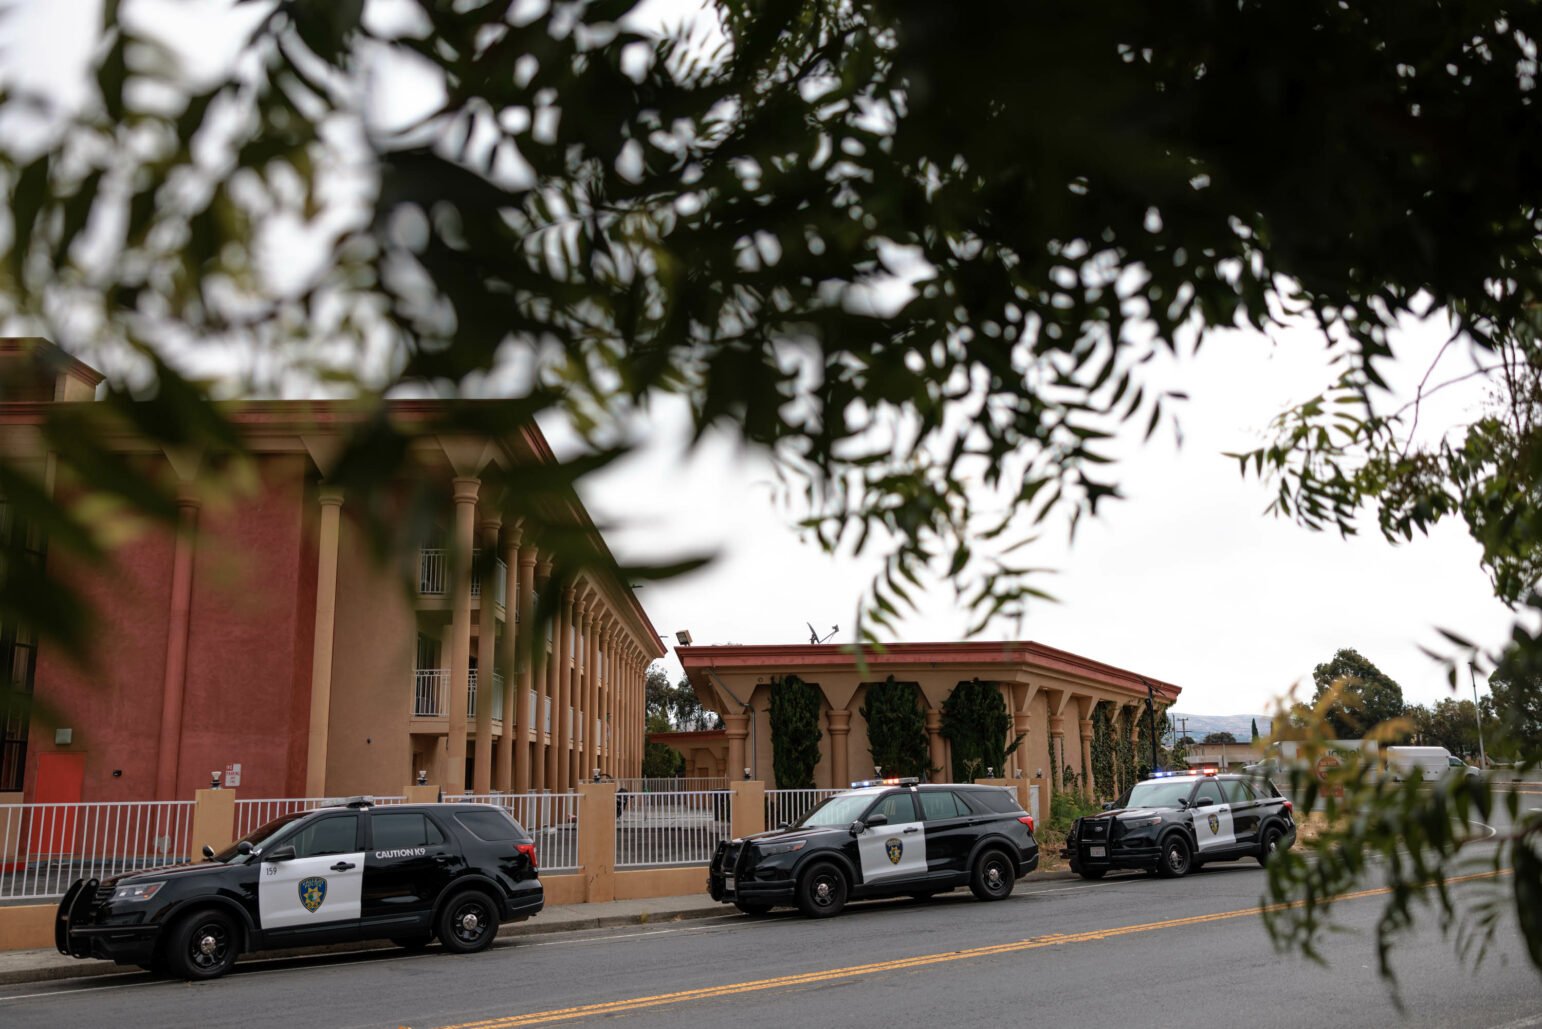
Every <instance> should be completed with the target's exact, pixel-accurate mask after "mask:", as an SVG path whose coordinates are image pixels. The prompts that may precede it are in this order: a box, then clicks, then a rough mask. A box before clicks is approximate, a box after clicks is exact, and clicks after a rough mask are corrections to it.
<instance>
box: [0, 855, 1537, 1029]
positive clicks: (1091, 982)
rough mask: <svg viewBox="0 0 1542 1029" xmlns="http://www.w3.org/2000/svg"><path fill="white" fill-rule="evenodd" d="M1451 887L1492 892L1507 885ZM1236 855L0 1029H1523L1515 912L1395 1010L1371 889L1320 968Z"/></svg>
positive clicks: (1446, 947) (1, 1006)
mask: <svg viewBox="0 0 1542 1029" xmlns="http://www.w3.org/2000/svg"><path fill="white" fill-rule="evenodd" d="M1462 888H1463V889H1465V890H1468V891H1477V890H1487V889H1497V890H1500V891H1504V892H1506V893H1508V889H1509V881H1508V878H1500V879H1496V880H1479V881H1476V882H1473V883H1470V884H1467V885H1465V886H1464V887H1462ZM1262 889H1263V872H1262V870H1261V869H1259V868H1258V866H1257V865H1256V864H1255V863H1254V862H1252V861H1245V862H1237V863H1234V864H1228V865H1220V866H1215V867H1211V868H1206V869H1204V870H1202V871H1201V872H1199V873H1197V874H1195V875H1192V876H1190V877H1189V878H1187V879H1183V880H1177V881H1167V880H1158V879H1153V878H1148V877H1146V876H1144V875H1121V876H1111V877H1109V878H1108V879H1106V880H1104V881H1102V882H1099V883H1084V882H1080V881H1077V880H1069V881H1049V882H1036V883H1032V884H1020V885H1019V886H1018V890H1017V892H1016V893H1015V894H1014V895H1013V896H1012V897H1011V898H1010V899H1009V900H1007V901H1005V902H1002V903H997V904H982V903H979V902H976V901H974V900H973V899H972V898H971V897H969V895H968V894H967V893H958V894H952V895H948V896H944V897H939V898H936V899H934V900H932V901H929V902H925V903H919V902H914V901H889V902H877V903H866V904H855V905H852V906H851V907H850V908H849V909H848V910H847V912H846V913H845V914H844V915H842V916H840V917H838V918H835V919H831V920H826V921H821V922H811V921H807V920H804V919H802V918H800V917H798V916H796V915H794V914H790V913H788V914H776V915H773V916H771V917H769V918H764V919H749V918H745V917H742V916H739V915H737V914H735V915H730V916H725V917H723V918H720V919H709V920H705V921H698V922H680V923H675V924H670V925H661V926H657V927H647V926H636V927H628V928H625V929H614V930H590V931H582V932H572V933H561V934H554V935H550V936H537V937H525V938H520V939H516V940H511V941H507V942H504V943H501V944H500V945H498V946H496V947H495V948H493V949H492V950H490V951H488V952H486V953H484V954H480V955H476V956H473V957H461V958H457V957H452V956H450V955H446V954H442V953H438V952H437V951H436V950H431V951H430V952H428V953H425V954H421V955H415V956H408V955H405V954H403V953H401V952H399V951H384V952H374V953H367V954H358V955H349V956H341V957H333V958H328V959H325V960H317V959H307V960H285V961H267V962H254V963H247V964H243V965H242V966H240V967H239V968H238V970H237V971H236V972H235V973H233V974H231V975H230V976H228V977H226V978H225V979H223V980H219V981H216V982H213V983H202V984H197V985H192V984H185V983H178V982H169V981H165V980H155V979H152V978H151V977H149V976H147V975H142V974H137V973H136V974H125V975H123V976H121V977H114V978H111V979H91V980H84V979H83V980H76V981H65V982H52V983H39V984H35V985H31V986H25V987H0V1025H4V1026H7V1027H8V1029H21V1027H26V1026H61V1025H75V1026H99V1025H111V1026H175V1025H196V1026H241V1027H251V1026H254V1025H279V1026H285V1027H303V1029H331V1027H343V1026H411V1027H415V1029H424V1027H429V1026H451V1025H454V1026H467V1025H468V1024H469V1025H475V1026H477V1027H478V1029H504V1027H508V1029H512V1027H515V1026H526V1025H549V1024H556V1025H597V1024H602V1023H605V1022H615V1021H621V1020H624V1021H625V1024H626V1025H627V1026H628V1029H632V1027H639V1029H641V1027H650V1026H681V1025H684V1026H716V1025H723V1024H729V1023H732V1024H733V1025H734V1026H735V1027H736V1029H741V1027H742V1029H749V1027H760V1026H764V1027H767V1029H771V1027H774V1029H787V1027H788V1026H833V1025H843V1026H881V1027H886V1029H891V1027H898V1026H913V1025H947V1024H965V1025H978V1026H994V1025H1021V1024H1025V1023H1028V1022H1033V1023H1035V1024H1048V1025H1058V1026H1115V1025H1118V1026H1130V1025H1136V1026H1142V1027H1146V1026H1168V1025H1171V1026H1184V1027H1193V1026H1206V1025H1246V1026H1249V1027H1256V1026H1263V1027H1268V1026H1313V1027H1328V1026H1364V1025H1368V1024H1371V1023H1372V1022H1373V1021H1381V1020H1395V1021H1396V1022H1398V1023H1399V1024H1401V1025H1410V1026H1442V1027H1478V1029H1492V1027H1498V1026H1503V1027H1506V1029H1520V1027H1522V1026H1539V1027H1542V976H1539V975H1538V973H1537V972H1536V971H1534V970H1533V969H1532V968H1531V967H1530V966H1529V965H1528V964H1527V962H1526V960H1525V956H1524V952H1523V949H1522V945H1521V942H1520V939H1519V936H1518V934H1517V933H1516V931H1515V929H1514V925H1513V921H1510V920H1508V919H1507V920H1505V921H1503V922H1502V923H1501V926H1500V930H1499V934H1498V939H1497V941H1496V944H1495V946H1494V948H1493V949H1492V951H1491V952H1490V953H1489V955H1488V957H1487V959H1486V960H1485V961H1484V962H1483V964H1482V965H1481V966H1480V967H1479V968H1478V969H1477V970H1476V971H1474V970H1473V969H1471V968H1470V967H1463V966H1462V965H1460V964H1459V963H1458V961H1457V959H1456V958H1455V957H1454V955H1453V949H1452V946H1451V944H1450V942H1449V941H1443V940H1442V939H1441V938H1440V935H1439V933H1438V931H1436V930H1435V929H1434V928H1433V926H1426V927H1424V928H1422V929H1421V930H1420V931H1419V932H1418V933H1417V934H1415V935H1414V936H1413V937H1411V938H1410V939H1408V940H1407V941H1406V942H1405V943H1404V945H1403V946H1402V947H1401V948H1400V949H1399V952H1398V958H1397V969H1398V972H1399V973H1400V976H1401V984H1402V985H1401V1001H1402V1003H1403V1005H1404V1008H1403V1010H1402V1011H1401V1012H1399V1011H1398V1009H1397V1008H1396V1007H1395V1006H1394V1000H1393V997H1392V994H1391V993H1390V991H1389V989H1388V987H1387V986H1386V985H1385V984H1383V983H1382V982H1381V981H1380V980H1379V979H1378V977H1377V975H1376V971H1375V958H1374V948H1373V941H1372V938H1371V936H1370V934H1369V933H1370V930H1371V928H1372V927H1373V926H1374V922H1375V919H1376V917H1377V915H1378V913H1379V911H1380V899H1381V898H1380V897H1378V896H1374V895H1372V896H1365V897H1361V898H1358V899H1352V900H1347V901H1344V902H1343V903H1342V904H1341V905H1340V908H1339V911H1340V917H1341V919H1342V921H1343V922H1344V924H1346V925H1347V926H1349V927H1350V928H1351V929H1354V930H1358V931H1354V932H1350V933H1346V934H1342V935H1336V936H1334V937H1333V938H1332V939H1331V940H1330V941H1329V943H1328V945H1327V948H1326V954H1327V956H1328V959H1329V962H1330V964H1329V967H1328V968H1326V969H1324V968H1321V967H1319V966H1317V965H1314V964H1311V963H1309V962H1307V961H1305V960H1303V959H1302V958H1300V957H1298V956H1295V955H1281V954H1278V953H1277V952H1276V951H1275V950H1274V949H1273V947H1272V945H1271V944H1270V942H1269V940H1268V939H1267V937H1266V936H1265V934H1264V931H1263V929H1262V926H1261V924H1260V921H1259V917H1258V914H1257V905H1258V900H1259V896H1260V893H1261V891H1262Z"/></svg>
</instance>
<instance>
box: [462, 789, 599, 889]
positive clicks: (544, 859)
mask: <svg viewBox="0 0 1542 1029" xmlns="http://www.w3.org/2000/svg"><path fill="white" fill-rule="evenodd" d="M444 799H445V800H446V801H449V802H450V803H463V804H492V805H494V806H496V807H501V808H503V810H505V811H507V812H508V813H509V814H511V815H513V816H514V820H515V821H516V822H518V823H519V824H520V825H522V826H524V827H525V829H526V831H527V832H529V833H530V835H531V836H532V837H533V838H534V839H535V852H536V858H537V860H538V861H539V862H540V866H541V871H543V872H571V871H573V870H575V869H577V868H578V794H576V793H486V794H473V793H466V794H461V795H459V796H447V797H445V798H444Z"/></svg>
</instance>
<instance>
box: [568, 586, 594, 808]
mask: <svg viewBox="0 0 1542 1029" xmlns="http://www.w3.org/2000/svg"><path fill="white" fill-rule="evenodd" d="M593 607H594V594H593V593H592V592H590V591H589V589H588V588H583V589H580V590H577V591H575V594H574V597H573V638H574V640H575V641H576V642H575V644H574V647H573V781H574V782H582V781H584V780H585V779H587V778H589V777H590V776H592V775H593V774H594V762H593V760H592V759H591V758H590V754H591V753H593V748H594V738H593V737H594V730H593V729H592V728H591V727H590V725H589V711H590V708H589V687H590V684H591V681H592V680H593V678H594V669H593V668H592V667H591V666H590V664H589V641H590V638H591V637H592V636H593V634H594V625H593V622H592V618H593V615H592V614H591V610H592V608H593Z"/></svg>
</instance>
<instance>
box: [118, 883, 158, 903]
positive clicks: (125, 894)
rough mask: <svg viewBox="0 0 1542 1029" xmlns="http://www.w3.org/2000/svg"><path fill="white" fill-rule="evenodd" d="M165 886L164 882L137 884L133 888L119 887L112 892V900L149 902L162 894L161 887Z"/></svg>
mask: <svg viewBox="0 0 1542 1029" xmlns="http://www.w3.org/2000/svg"><path fill="white" fill-rule="evenodd" d="M165 885H166V883H165V882H164V881H162V882H158V883H135V884H134V885H132V886H119V887H118V888H117V889H116V890H113V891H112V899H113V900H114V901H119V900H124V901H134V900H149V899H150V898H151V897H153V896H155V895H156V894H157V893H159V892H161V887H162V886H165Z"/></svg>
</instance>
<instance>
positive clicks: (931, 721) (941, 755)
mask: <svg viewBox="0 0 1542 1029" xmlns="http://www.w3.org/2000/svg"><path fill="white" fill-rule="evenodd" d="M946 744H947V741H946V740H944V739H943V738H942V712H941V711H940V710H938V709H937V708H929V709H928V710H927V712H926V749H927V755H928V756H927V760H928V761H930V762H931V765H932V769H933V770H932V773H931V775H930V776H929V777H928V778H929V779H930V780H931V781H932V782H952V781H953V770H952V769H951V768H949V767H948V753H947V746H946Z"/></svg>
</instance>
